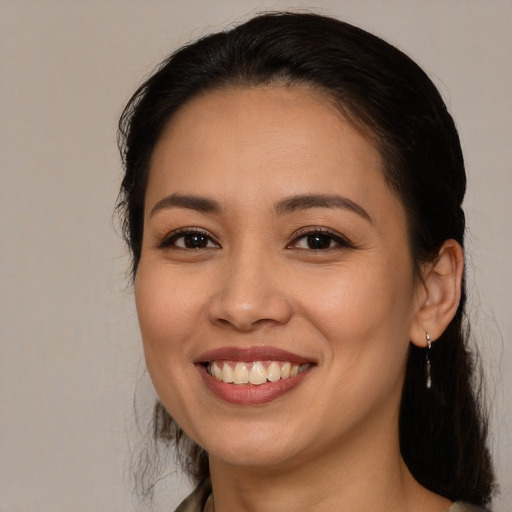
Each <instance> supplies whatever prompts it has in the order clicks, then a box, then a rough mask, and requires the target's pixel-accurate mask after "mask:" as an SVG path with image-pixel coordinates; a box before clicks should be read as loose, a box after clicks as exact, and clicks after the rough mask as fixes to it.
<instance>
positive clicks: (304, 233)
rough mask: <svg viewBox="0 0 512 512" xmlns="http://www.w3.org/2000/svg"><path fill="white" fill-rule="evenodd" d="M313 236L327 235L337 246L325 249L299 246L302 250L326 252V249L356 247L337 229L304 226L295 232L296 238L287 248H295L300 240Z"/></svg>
mask: <svg viewBox="0 0 512 512" xmlns="http://www.w3.org/2000/svg"><path fill="white" fill-rule="evenodd" d="M313 236H320V237H326V238H327V239H329V240H330V241H334V242H335V243H336V244H337V246H335V247H327V248H325V249H312V248H307V249H306V248H298V249H300V250H304V251H311V252H325V251H332V250H336V249H340V248H354V244H353V243H352V242H351V241H350V240H349V239H348V238H347V237H345V236H342V235H340V234H339V233H336V232H335V231H332V230H330V229H327V228H324V227H313V228H312V227H308V228H302V229H301V230H299V231H298V232H296V233H294V239H293V241H292V242H291V243H290V244H288V245H287V248H293V246H294V245H295V244H297V242H299V240H304V239H307V238H309V237H313Z"/></svg>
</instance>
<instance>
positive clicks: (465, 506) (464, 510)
mask: <svg viewBox="0 0 512 512" xmlns="http://www.w3.org/2000/svg"><path fill="white" fill-rule="evenodd" d="M446 512H490V511H489V510H487V509H484V508H481V507H477V506H476V505H471V504H469V503H463V502H462V501H456V502H455V503H454V504H453V505H452V506H451V507H450V508H449V509H448V510H447V511H446Z"/></svg>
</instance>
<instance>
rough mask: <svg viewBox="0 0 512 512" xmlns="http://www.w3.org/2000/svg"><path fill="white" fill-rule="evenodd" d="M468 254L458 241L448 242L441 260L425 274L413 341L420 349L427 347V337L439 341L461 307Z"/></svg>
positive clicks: (411, 337) (420, 290)
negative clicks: (465, 257)
mask: <svg viewBox="0 0 512 512" xmlns="http://www.w3.org/2000/svg"><path fill="white" fill-rule="evenodd" d="M463 273H464V254H463V251H462V247H461V246H460V245H459V243H458V242H456V241H455V240H446V242H445V243H444V244H443V246H442V247H441V250H440V251H439V255H438V256H437V258H436V259H435V260H434V261H433V262H431V263H428V264H426V265H425V266H424V267H423V269H422V272H421V281H422V282H421V283H420V284H419V289H418V293H417V305H416V314H415V317H414V319H413V323H412V326H411V332H410V340H411V342H412V343H414V344H415V345H417V346H418V347H425V346H427V340H426V334H427V332H428V333H429V335H430V339H431V340H432V341H435V340H437V339H438V338H439V336H441V334H442V333H443V332H444V330H445V329H446V327H447V326H448V324H449V323H450V322H451V321H452V319H453V317H454V316H455V313H456V311H457V308H458V307H459V302H460V295H461V287H462V276H463Z"/></svg>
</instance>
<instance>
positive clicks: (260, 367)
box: [207, 361, 310, 386]
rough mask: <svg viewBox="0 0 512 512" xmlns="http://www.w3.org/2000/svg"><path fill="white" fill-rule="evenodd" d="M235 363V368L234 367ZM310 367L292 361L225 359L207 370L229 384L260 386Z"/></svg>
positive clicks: (292, 375) (214, 363) (217, 378)
mask: <svg viewBox="0 0 512 512" xmlns="http://www.w3.org/2000/svg"><path fill="white" fill-rule="evenodd" d="M233 364H234V368H233ZM309 367H310V365H309V364H302V365H298V364H292V363H290V362H286V361H285V362H282V361H269V362H267V363H266V364H265V363H264V362H262V361H254V362H252V363H245V362H240V361H238V362H236V364H235V363H234V361H233V362H231V363H228V362H227V361H223V362H221V363H220V364H219V363H218V362H217V361H213V362H212V363H210V364H209V365H208V366H207V371H208V373H209V374H210V375H212V376H213V377H214V378H215V379H216V380H218V381H223V382H225V383H227V384H230V383H234V384H248V383H250V384H253V385H255V386H259V385H261V384H265V383H266V382H277V381H278V380H280V379H283V380H284V379H289V378H290V377H295V376H297V375H298V374H299V373H302V372H304V371H305V370H307V369H308V368H309Z"/></svg>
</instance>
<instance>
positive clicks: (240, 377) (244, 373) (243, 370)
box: [224, 363, 249, 384]
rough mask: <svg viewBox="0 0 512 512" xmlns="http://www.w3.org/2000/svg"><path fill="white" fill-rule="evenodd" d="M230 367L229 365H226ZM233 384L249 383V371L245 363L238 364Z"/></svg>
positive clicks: (234, 371)
mask: <svg viewBox="0 0 512 512" xmlns="http://www.w3.org/2000/svg"><path fill="white" fill-rule="evenodd" d="M224 366H229V365H226V364H225V365H224ZM233 382H234V383H235V384H247V383H248V382H249V370H248V369H247V365H246V364H245V363H236V365H235V369H234V370H233Z"/></svg>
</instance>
